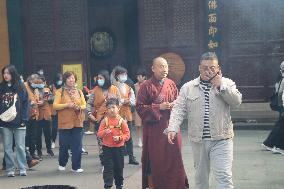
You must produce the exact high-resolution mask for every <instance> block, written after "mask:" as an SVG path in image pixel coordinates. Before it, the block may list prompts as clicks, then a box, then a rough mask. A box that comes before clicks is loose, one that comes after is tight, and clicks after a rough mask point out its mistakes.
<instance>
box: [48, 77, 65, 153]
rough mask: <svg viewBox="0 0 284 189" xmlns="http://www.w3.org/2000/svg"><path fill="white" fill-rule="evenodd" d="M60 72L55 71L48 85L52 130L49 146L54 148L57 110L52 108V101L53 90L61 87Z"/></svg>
mask: <svg viewBox="0 0 284 189" xmlns="http://www.w3.org/2000/svg"><path fill="white" fill-rule="evenodd" d="M62 83H63V82H62V74H61V73H57V74H56V76H55V78H54V80H53V84H52V85H50V87H49V88H50V90H51V94H52V95H51V98H50V110H51V117H52V130H51V141H52V143H51V148H52V149H53V148H55V140H56V137H57V129H58V115H57V112H56V111H55V110H54V109H53V106H52V104H53V101H54V97H55V92H56V91H57V90H58V89H60V88H61V87H62Z"/></svg>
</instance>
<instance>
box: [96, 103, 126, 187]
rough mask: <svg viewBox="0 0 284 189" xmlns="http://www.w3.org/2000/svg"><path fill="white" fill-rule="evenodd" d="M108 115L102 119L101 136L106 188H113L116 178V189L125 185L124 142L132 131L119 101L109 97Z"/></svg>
mask: <svg viewBox="0 0 284 189" xmlns="http://www.w3.org/2000/svg"><path fill="white" fill-rule="evenodd" d="M106 107H107V116H106V117H105V118H104V119H103V120H102V122H101V124H100V127H99V131H98V133H97V135H98V137H99V138H102V140H103V141H102V143H103V144H102V145H103V154H104V155H103V166H104V171H103V178H104V188H109V189H110V188H111V187H112V185H113V179H115V185H116V189H122V186H123V168H124V143H125V141H127V140H129V137H130V131H129V129H128V126H127V123H126V122H125V121H124V120H123V118H122V117H121V116H120V115H119V113H118V112H119V101H118V99H117V98H109V99H107V102H106Z"/></svg>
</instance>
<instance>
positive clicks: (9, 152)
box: [2, 128, 27, 173]
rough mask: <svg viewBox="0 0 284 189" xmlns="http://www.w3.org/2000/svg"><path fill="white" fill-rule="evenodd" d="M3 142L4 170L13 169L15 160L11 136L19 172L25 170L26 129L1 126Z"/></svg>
mask: <svg viewBox="0 0 284 189" xmlns="http://www.w3.org/2000/svg"><path fill="white" fill-rule="evenodd" d="M2 131H3V142H4V151H5V161H6V171H7V173H9V172H14V171H15V162H14V157H13V149H12V148H13V137H14V139H15V145H16V154H17V162H18V166H19V167H18V168H19V170H20V172H25V171H26V165H27V164H26V152H25V136H26V129H23V128H20V129H19V128H3V129H2Z"/></svg>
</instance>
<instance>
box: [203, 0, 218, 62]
mask: <svg viewBox="0 0 284 189" xmlns="http://www.w3.org/2000/svg"><path fill="white" fill-rule="evenodd" d="M205 2H206V3H205V30H204V31H205V32H204V39H205V44H204V45H205V48H204V49H205V50H206V51H208V52H215V53H216V54H217V56H218V57H220V55H221V31H220V28H221V27H220V19H219V18H220V17H219V12H220V11H219V10H220V6H219V1H218V0H206V1H205Z"/></svg>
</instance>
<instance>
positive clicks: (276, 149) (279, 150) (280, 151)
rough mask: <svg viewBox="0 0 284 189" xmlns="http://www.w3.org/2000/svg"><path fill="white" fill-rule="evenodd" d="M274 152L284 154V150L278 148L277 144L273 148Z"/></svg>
mask: <svg viewBox="0 0 284 189" xmlns="http://www.w3.org/2000/svg"><path fill="white" fill-rule="evenodd" d="M271 151H272V153H273V154H282V155H284V150H282V149H280V148H276V147H275V146H274V147H273V148H272V150H271Z"/></svg>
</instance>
